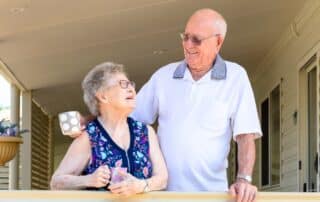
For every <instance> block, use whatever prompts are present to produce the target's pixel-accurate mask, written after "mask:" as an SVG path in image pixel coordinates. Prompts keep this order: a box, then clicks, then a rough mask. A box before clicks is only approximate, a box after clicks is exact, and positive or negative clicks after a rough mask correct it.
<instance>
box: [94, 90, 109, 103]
mask: <svg viewBox="0 0 320 202" xmlns="http://www.w3.org/2000/svg"><path fill="white" fill-rule="evenodd" d="M96 98H97V99H98V100H99V102H100V103H107V102H108V98H107V96H106V94H105V93H103V92H97V93H96Z"/></svg>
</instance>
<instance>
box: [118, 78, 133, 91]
mask: <svg viewBox="0 0 320 202" xmlns="http://www.w3.org/2000/svg"><path fill="white" fill-rule="evenodd" d="M119 85H120V87H121V88H123V89H127V88H128V87H129V85H130V86H132V88H135V87H136V84H135V83H134V82H133V81H128V80H119Z"/></svg>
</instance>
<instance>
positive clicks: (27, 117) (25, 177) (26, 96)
mask: <svg viewBox="0 0 320 202" xmlns="http://www.w3.org/2000/svg"><path fill="white" fill-rule="evenodd" d="M21 102H22V103H21V108H22V110H21V112H22V114H21V121H22V123H21V128H22V129H27V130H28V132H27V133H23V134H22V138H23V144H22V145H21V146H20V147H21V156H20V158H21V166H22V170H21V172H20V174H21V187H20V188H21V189H23V190H29V189H31V140H32V139H31V109H32V108H31V107H32V93H31V92H30V91H24V92H22V100H21Z"/></svg>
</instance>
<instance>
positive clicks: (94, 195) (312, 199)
mask: <svg viewBox="0 0 320 202" xmlns="http://www.w3.org/2000/svg"><path fill="white" fill-rule="evenodd" d="M0 201H1V202H2V201H8V202H21V201H30V202H36V201H37V202H39V201H41V202H46V201H50V202H54V201H59V202H60V201H61V202H63V201H68V202H70V201H77V202H78V201H82V202H86V201H88V202H89V201H90V202H102V201H103V202H118V201H119V202H120V201H125V202H151V201H152V202H179V201H181V202H182V201H192V202H193V201H195V202H196V201H201V202H207V201H208V202H209V201H210V202H231V201H234V198H232V197H230V195H228V194H227V193H211V192H198V193H190V192H187V193H181V192H150V193H147V194H138V195H135V196H133V197H129V198H119V197H117V196H114V195H112V194H109V193H107V192H93V191H0ZM278 201H281V202H286V201H288V202H316V201H317V202H319V201H320V193H299V192H259V193H258V196H257V202H278Z"/></svg>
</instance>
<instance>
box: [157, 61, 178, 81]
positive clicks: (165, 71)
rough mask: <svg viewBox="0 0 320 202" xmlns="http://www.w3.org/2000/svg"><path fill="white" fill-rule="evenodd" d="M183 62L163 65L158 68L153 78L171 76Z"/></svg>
mask: <svg viewBox="0 0 320 202" xmlns="http://www.w3.org/2000/svg"><path fill="white" fill-rule="evenodd" d="M182 62H183V61H182V60H181V61H177V62H172V63H169V64H167V65H164V66H162V67H160V68H159V69H158V70H157V71H156V72H155V73H154V74H153V76H155V77H166V76H170V77H172V76H173V73H174V71H175V70H176V68H177V67H178V65H180V64H181V63H182Z"/></svg>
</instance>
